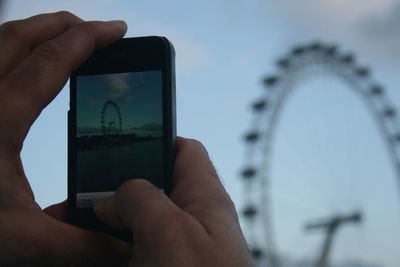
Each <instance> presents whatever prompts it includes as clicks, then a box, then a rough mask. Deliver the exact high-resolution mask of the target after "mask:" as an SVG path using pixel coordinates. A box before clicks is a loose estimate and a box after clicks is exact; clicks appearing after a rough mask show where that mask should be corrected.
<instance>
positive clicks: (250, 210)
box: [242, 205, 257, 219]
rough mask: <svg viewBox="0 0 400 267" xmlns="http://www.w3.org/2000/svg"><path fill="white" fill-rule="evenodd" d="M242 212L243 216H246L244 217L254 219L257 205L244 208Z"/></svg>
mask: <svg viewBox="0 0 400 267" xmlns="http://www.w3.org/2000/svg"><path fill="white" fill-rule="evenodd" d="M242 213H243V216H244V217H246V218H249V219H252V218H254V216H256V215H257V209H256V207H255V206H253V205H250V206H247V207H246V208H245V209H244V210H243V212H242Z"/></svg>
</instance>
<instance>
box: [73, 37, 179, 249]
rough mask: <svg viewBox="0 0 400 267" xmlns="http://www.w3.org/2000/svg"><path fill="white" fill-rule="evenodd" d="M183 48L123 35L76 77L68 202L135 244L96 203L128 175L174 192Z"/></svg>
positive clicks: (87, 223)
mask: <svg viewBox="0 0 400 267" xmlns="http://www.w3.org/2000/svg"><path fill="white" fill-rule="evenodd" d="M174 60H175V52H174V48H173V46H172V44H171V43H170V42H169V41H168V40H167V39H166V38H165V37H158V36H149V37H138V38H126V39H121V40H119V41H117V42H116V43H114V44H113V45H111V46H109V47H107V48H105V49H102V50H99V51H96V52H95V53H94V54H93V55H92V56H91V57H90V58H89V59H88V60H87V61H86V62H85V63H84V64H83V65H82V66H81V67H79V69H77V70H76V71H75V72H74V73H73V74H72V75H71V77H70V110H69V112H68V206H69V218H70V222H71V223H72V224H74V225H77V226H79V227H83V228H86V229H90V230H93V231H99V232H105V233H108V234H110V235H114V236H116V237H118V238H120V239H122V240H125V241H128V242H132V233H129V232H127V231H117V230H114V229H111V228H110V227H108V226H106V225H105V224H103V223H102V222H101V221H100V220H98V219H97V218H96V216H95V215H94V212H93V205H94V202H95V201H96V200H97V199H99V198H102V197H106V196H110V195H112V194H114V192H115V190H116V189H117V188H118V187H119V186H120V185H121V184H123V183H124V181H126V180H127V179H134V178H143V179H147V180H149V181H150V182H151V183H152V184H154V185H155V186H157V187H158V188H160V190H163V191H164V192H165V193H166V194H169V193H170V191H171V186H172V171H173V162H174V147H175V139H176V120H175V114H176V112H175V110H176V108H175V64H174Z"/></svg>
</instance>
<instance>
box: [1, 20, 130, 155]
mask: <svg viewBox="0 0 400 267" xmlns="http://www.w3.org/2000/svg"><path fill="white" fill-rule="evenodd" d="M125 32H126V24H125V23H124V22H121V21H113V22H85V23H81V24H79V25H78V26H75V27H73V28H71V29H70V30H68V31H67V32H65V33H64V34H62V35H60V36H58V37H57V38H55V39H52V40H50V41H47V42H45V43H43V44H42V45H40V46H38V47H37V48H36V49H35V50H34V51H33V53H32V54H31V55H30V56H29V57H28V58H27V59H26V60H25V61H24V62H22V63H21V64H20V65H19V66H18V67H16V68H15V69H14V70H13V71H12V72H11V73H9V74H8V75H7V76H5V78H4V79H3V80H2V82H1V84H0V86H1V88H0V112H1V114H8V116H7V117H3V118H1V121H0V128H1V129H7V132H5V133H2V136H1V137H2V139H3V140H0V145H2V146H3V151H4V150H5V151H7V149H8V150H11V151H7V152H8V153H12V150H13V149H14V150H15V149H17V150H20V149H21V145H22V141H23V139H24V138H25V136H26V133H27V131H28V130H29V128H30V126H31V124H32V123H33V121H34V120H35V119H36V118H37V116H38V115H39V114H40V112H41V111H42V109H43V108H44V107H45V106H46V105H47V104H48V103H49V102H50V101H51V100H52V99H53V98H54V97H55V96H56V95H57V94H58V92H59V91H60V90H61V88H62V87H63V85H64V84H65V82H66V81H67V79H68V77H69V75H70V74H71V73H72V71H73V70H74V69H76V68H77V67H78V66H79V65H80V64H81V63H83V61H84V60H85V59H87V58H88V57H89V56H90V55H91V54H92V52H93V51H94V50H95V49H96V48H102V47H104V46H107V45H110V44H111V43H113V42H115V41H116V40H118V39H120V38H122V36H123V35H124V34H125ZM7 133H9V135H7Z"/></svg>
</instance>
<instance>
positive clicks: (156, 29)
mask: <svg viewBox="0 0 400 267" xmlns="http://www.w3.org/2000/svg"><path fill="white" fill-rule="evenodd" d="M135 31H136V32H135V34H138V35H140V34H142V35H158V36H165V37H167V38H168V39H169V40H170V41H171V42H172V44H173V45H174V48H175V51H176V60H175V61H176V68H177V70H178V72H188V71H193V70H196V69H198V68H200V67H203V66H204V65H205V64H206V63H208V61H209V60H210V58H211V56H210V52H209V49H208V47H207V46H206V45H205V44H204V43H201V42H198V41H195V40H193V39H192V38H190V37H188V36H187V35H185V34H183V33H182V32H180V31H177V30H176V29H172V28H170V27H167V26H165V25H163V24H162V23H159V22H157V21H155V20H154V21H149V20H148V19H142V20H141V21H140V23H139V24H138V25H137V26H136V28H135Z"/></svg>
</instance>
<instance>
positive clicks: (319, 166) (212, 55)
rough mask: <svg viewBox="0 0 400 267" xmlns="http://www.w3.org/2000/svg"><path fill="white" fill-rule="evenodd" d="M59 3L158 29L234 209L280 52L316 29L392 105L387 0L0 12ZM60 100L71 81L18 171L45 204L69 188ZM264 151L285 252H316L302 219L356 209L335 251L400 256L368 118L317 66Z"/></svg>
mask: <svg viewBox="0 0 400 267" xmlns="http://www.w3.org/2000/svg"><path fill="white" fill-rule="evenodd" d="M63 9H64V10H69V11H71V12H74V13H75V14H76V15H79V16H81V17H82V18H84V19H88V20H89V19H95V20H96V19H97V20H111V19H124V20H125V21H126V22H127V23H128V26H129V30H128V33H127V36H129V37H131V36H140V35H162V36H166V37H168V38H169V39H170V40H171V41H172V43H173V44H174V46H175V49H176V53H177V58H176V60H177V103H178V104H177V108H178V114H177V116H178V121H177V122H178V134H179V135H182V136H186V137H191V138H196V139H199V140H200V141H202V142H203V143H204V144H205V145H206V147H207V148H208V150H209V152H210V155H211V157H212V159H213V161H214V164H215V165H216V168H217V169H218V172H219V173H220V175H221V177H222V179H223V181H224V184H225V186H226V188H227V190H228V191H229V193H230V194H231V197H232V198H233V200H234V201H235V203H236V205H237V207H238V209H240V208H241V206H242V203H243V193H244V192H243V189H242V185H243V184H242V181H241V179H240V177H239V173H240V170H241V168H242V166H243V163H244V155H243V152H244V142H243V141H242V136H243V135H244V133H245V132H246V131H247V130H248V129H249V127H250V121H251V118H252V114H251V112H250V111H251V110H250V103H251V102H252V101H253V100H255V99H256V98H257V97H259V96H260V95H262V92H263V89H262V84H261V80H262V78H263V77H264V76H265V75H266V74H268V73H274V72H275V71H276V67H275V65H274V62H275V61H276V59H277V57H279V56H281V55H283V54H285V53H286V52H287V51H288V50H289V49H290V48H291V47H292V46H294V45H296V44H297V43H299V42H300V43H307V42H311V41H313V40H322V41H325V42H332V43H335V44H339V45H340V47H341V48H342V49H343V51H354V52H356V54H357V55H358V58H359V61H360V62H361V63H363V64H366V65H368V66H371V67H372V68H373V73H374V77H375V78H376V79H377V80H378V81H380V82H382V83H383V84H384V85H386V87H387V91H388V94H389V96H390V98H391V100H392V102H393V103H394V104H395V105H396V107H397V108H400V90H399V89H398V84H399V82H400V78H399V77H398V74H397V69H398V67H397V65H398V61H399V60H400V53H399V52H398V47H400V35H399V34H398V25H399V23H400V21H399V20H400V19H398V18H399V17H400V16H399V15H400V3H399V2H398V1H395V0H368V1H359V0H347V1H345V0H340V1H339V0H325V1H318V0H300V1H289V0H283V1H272V0H247V1H244V0H229V1H228V0H217V1H211V0H204V1H197V2H191V1H177V0H172V1H138V2H136V1H123V0H96V1H94V0H93V1H77V0H71V1H50V0H35V1H22V0H15V1H14V0H13V1H8V3H6V5H5V9H4V10H3V13H2V14H3V21H6V20H10V19H17V18H24V17H27V16H31V15H34V14H38V13H43V12H50V11H58V10H63ZM67 110H68V87H66V88H65V89H64V90H63V91H62V92H61V93H60V95H59V96H58V97H57V98H56V99H55V101H53V103H51V104H50V105H49V106H48V108H47V109H46V110H45V111H44V112H43V113H42V115H41V117H40V118H39V119H38V121H37V122H36V123H35V125H34V126H33V127H32V129H31V132H30V134H29V136H28V138H27V140H26V142H25V145H24V150H23V159H24V166H25V169H26V173H27V176H28V178H29V180H30V182H31V185H32V187H33V190H34V192H35V195H36V200H37V201H38V203H39V204H40V205H41V206H42V207H45V206H47V205H50V204H52V203H55V202H59V201H62V200H64V199H65V198H66V196H67V193H66V192H67V191H66V190H67V187H66V184H67V177H66V166H67V162H66V153H67V152H66V151H67V150H66V144H67V143H66V132H67V130H66V125H67V124H66V112H67ZM272 156H273V158H272V188H271V190H272V192H271V196H272V200H273V222H274V225H275V235H276V237H277V238H276V239H277V243H278V246H279V249H280V252H281V253H283V254H285V255H286V256H287V257H288V258H291V259H293V260H298V259H314V258H315V257H316V255H317V254H318V249H319V245H320V242H321V241H322V239H321V238H322V235H320V234H317V233H315V234H311V235H309V234H305V233H304V232H303V230H302V226H303V224H304V223H305V222H306V221H307V220H309V219H318V218H324V217H325V216H329V215H332V214H334V213H335V212H344V213H346V212H351V211H352V210H353V209H354V208H360V209H363V210H364V211H365V213H366V219H365V223H364V224H363V225H362V226H360V227H355V226H351V227H350V226H349V227H346V228H343V230H341V231H340V233H339V235H338V236H337V239H336V243H335V245H334V249H333V258H334V260H335V261H336V262H337V263H343V264H345V263H346V262H349V261H354V262H360V263H363V265H360V266H362V267H396V266H398V265H399V264H400V257H399V256H398V249H397V242H398V240H399V238H400V231H399V230H398V229H400V227H399V226H400V213H399V211H400V206H399V203H400V202H399V201H400V197H399V194H398V191H397V188H398V186H399V185H398V183H397V182H396V180H395V179H396V177H395V174H394V170H393V166H392V165H391V162H390V158H389V156H388V153H387V151H386V150H385V147H384V143H383V140H382V137H381V136H380V134H379V132H378V130H377V128H376V127H375V124H374V121H373V120H372V118H371V116H370V114H368V112H367V109H366V108H365V106H364V104H363V102H362V101H361V100H360V99H359V98H358V97H357V96H356V95H355V94H354V93H352V92H351V91H350V90H348V88H347V87H346V86H345V85H344V84H342V83H340V82H339V81H336V80H335V79H333V78H332V79H331V78H329V77H323V78H320V79H316V80H315V81H311V82H309V83H305V84H302V85H301V86H299V87H298V88H297V90H296V91H295V92H294V93H293V95H292V96H291V97H290V100H289V101H288V103H287V105H286V107H285V109H284V112H283V114H282V117H281V121H280V123H279V125H278V129H277V137H276V140H275V142H274V152H273V155H272ZM245 193H249V192H245ZM304 196H306V197H304ZM338 266H343V267H344V266H346V267H348V266H356V265H338Z"/></svg>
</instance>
